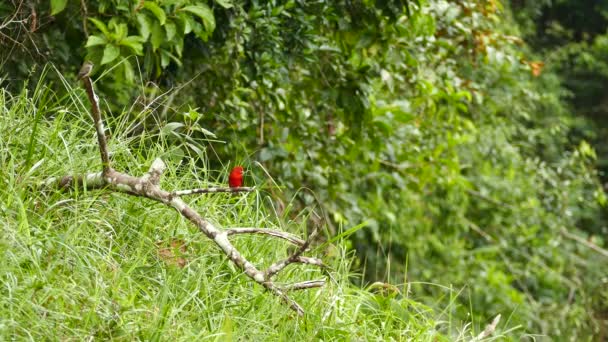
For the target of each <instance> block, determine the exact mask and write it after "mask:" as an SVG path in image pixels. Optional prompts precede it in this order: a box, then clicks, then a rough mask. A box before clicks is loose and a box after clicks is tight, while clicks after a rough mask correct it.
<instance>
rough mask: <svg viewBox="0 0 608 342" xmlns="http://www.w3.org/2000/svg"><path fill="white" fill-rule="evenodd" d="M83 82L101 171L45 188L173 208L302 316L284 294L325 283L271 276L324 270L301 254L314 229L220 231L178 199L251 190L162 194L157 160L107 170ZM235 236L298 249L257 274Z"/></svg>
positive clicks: (96, 111) (95, 108)
mask: <svg viewBox="0 0 608 342" xmlns="http://www.w3.org/2000/svg"><path fill="white" fill-rule="evenodd" d="M83 83H84V86H85V88H86V92H87V96H88V98H89V101H90V102H91V104H92V117H93V121H94V123H95V129H96V132H97V138H98V144H99V150H100V154H101V161H102V166H103V172H97V173H89V174H85V175H82V176H64V177H55V178H50V179H48V180H47V181H46V182H45V185H47V186H48V185H54V186H56V187H58V188H60V189H69V188H73V187H76V186H86V187H87V189H95V188H106V189H109V190H112V191H116V192H123V193H127V194H129V195H133V196H139V197H146V198H149V199H151V200H154V201H157V202H160V203H163V204H164V205H166V206H169V207H172V208H174V209H175V210H176V211H177V212H178V213H180V214H181V215H182V216H183V217H185V218H186V219H188V220H189V221H190V222H192V223H193V224H194V225H195V226H196V227H197V228H198V229H199V230H200V231H201V232H202V233H203V234H205V236H207V237H208V238H209V239H211V240H213V241H214V242H215V244H216V245H217V246H218V247H219V248H220V250H221V251H222V252H223V253H224V254H225V255H226V257H227V258H228V259H230V261H232V263H234V264H235V265H236V266H237V267H238V268H240V269H241V270H242V271H243V273H245V274H246V275H247V276H248V277H250V278H251V279H253V281H255V282H256V283H258V284H260V285H261V286H263V287H264V288H266V289H267V290H268V291H269V292H271V293H272V294H274V295H276V296H277V297H279V298H280V299H282V300H283V302H285V303H286V304H287V305H288V306H289V307H290V308H291V309H292V310H294V311H295V312H296V313H297V314H298V315H300V316H302V315H304V309H302V307H301V306H300V305H299V304H298V303H297V302H296V301H294V300H293V299H292V298H290V297H289V296H288V295H287V294H286V292H288V291H292V290H303V289H308V288H314V287H321V286H323V285H324V284H325V282H324V281H319V280H316V281H305V282H300V283H295V284H292V285H289V286H287V287H286V288H285V289H283V288H281V287H280V286H278V285H276V284H275V283H274V282H273V281H272V280H271V277H272V276H274V275H276V274H277V273H278V272H280V271H281V270H282V269H284V268H285V267H286V266H287V265H289V264H292V263H300V264H308V265H313V266H319V267H324V264H323V262H322V261H321V260H320V259H317V258H311V257H305V256H303V255H302V254H303V253H304V252H305V251H306V250H308V248H309V246H310V244H311V241H312V240H313V239H314V237H315V236H316V234H317V232H318V231H317V229H315V230H314V231H313V232H312V234H310V236H309V237H308V239H306V240H305V241H304V240H301V239H299V238H297V237H295V236H293V235H291V234H288V233H285V232H279V231H274V230H267V229H260V228H232V229H226V230H221V229H218V228H217V227H215V226H214V225H213V224H211V223H210V222H209V221H207V220H205V219H204V218H203V217H202V216H201V215H200V214H199V213H198V212H197V211H195V210H194V209H192V208H190V207H189V206H188V205H187V204H186V202H184V201H183V200H182V199H181V197H180V196H182V195H187V194H194V193H213V192H239V191H252V190H253V188H247V187H242V188H234V189H223V188H212V189H193V190H181V191H166V190H163V189H162V188H160V186H159V183H160V177H161V176H162V174H163V172H164V171H165V169H166V165H165V163H164V162H163V161H162V160H161V159H160V158H157V159H155V160H154V161H153V162H152V165H151V166H150V169H149V170H148V171H147V172H146V173H145V174H144V175H143V176H141V177H134V176H131V175H129V174H126V173H122V172H119V171H117V170H114V169H113V168H112V167H111V163H110V158H109V154H108V147H107V141H106V137H105V133H104V127H103V120H102V116H101V110H100V107H99V99H98V97H97V95H96V94H95V92H94V90H93V84H92V83H91V80H90V78H89V76H88V75H87V76H84V77H83ZM239 234H264V235H269V236H272V237H276V238H280V239H283V240H286V241H288V242H290V243H292V244H294V245H296V246H298V248H297V249H296V251H295V252H294V253H292V254H291V255H290V256H289V257H288V258H287V259H285V260H283V261H280V262H277V263H275V264H273V265H271V267H269V269H268V270H267V271H261V270H259V269H258V268H256V266H255V265H253V264H252V263H251V262H250V261H249V260H247V259H246V258H245V257H244V256H243V255H242V254H241V253H240V252H239V251H238V250H237V249H236V247H234V245H233V244H232V243H231V242H230V241H229V239H228V237H229V236H230V235H239Z"/></svg>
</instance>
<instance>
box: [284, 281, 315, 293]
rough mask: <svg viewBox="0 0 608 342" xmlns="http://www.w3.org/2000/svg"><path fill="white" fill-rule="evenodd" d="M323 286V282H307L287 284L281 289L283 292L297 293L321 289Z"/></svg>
mask: <svg viewBox="0 0 608 342" xmlns="http://www.w3.org/2000/svg"><path fill="white" fill-rule="evenodd" d="M323 286H325V280H309V281H303V282H299V283H295V284H289V285H287V286H284V287H283V289H284V290H285V291H298V290H307V289H312V288H315V287H323Z"/></svg>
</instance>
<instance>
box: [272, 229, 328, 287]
mask: <svg viewBox="0 0 608 342" xmlns="http://www.w3.org/2000/svg"><path fill="white" fill-rule="evenodd" d="M317 233H318V230H317V228H315V229H314V230H313V231H312V233H311V234H310V236H309V237H308V239H306V241H305V242H304V243H303V244H302V245H301V246H300V247H299V248H298V249H296V250H295V251H294V252H293V253H292V254H291V255H290V256H288V257H287V258H285V259H283V260H281V261H278V262H275V263H274V264H272V265H270V266H269V267H268V269H266V277H267V278H268V279H270V278H272V277H273V276H274V275H276V274H277V273H279V272H281V270H283V269H284V268H285V267H287V266H289V265H291V264H293V263H304V264H308V263H309V264H312V265H318V266H323V263H322V262H321V261H320V260H318V259H314V260H313V258H306V257H302V254H303V253H304V252H306V250H307V249H308V247H309V246H310V243H311V242H312V240H313V239H314V238H315V237H316V236H317Z"/></svg>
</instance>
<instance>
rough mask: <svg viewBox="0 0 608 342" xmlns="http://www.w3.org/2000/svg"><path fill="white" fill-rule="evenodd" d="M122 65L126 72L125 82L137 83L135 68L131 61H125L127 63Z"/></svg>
mask: <svg viewBox="0 0 608 342" xmlns="http://www.w3.org/2000/svg"><path fill="white" fill-rule="evenodd" d="M122 65H123V67H124V70H125V80H127V82H129V83H133V81H135V71H134V70H133V66H132V65H131V63H130V62H129V61H125V63H122Z"/></svg>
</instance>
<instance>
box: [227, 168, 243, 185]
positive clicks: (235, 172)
mask: <svg viewBox="0 0 608 342" xmlns="http://www.w3.org/2000/svg"><path fill="white" fill-rule="evenodd" d="M228 184H229V185H230V187H231V188H238V187H241V186H243V167H242V166H235V167H234V168H233V169H232V171H230V175H229V176H228Z"/></svg>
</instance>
